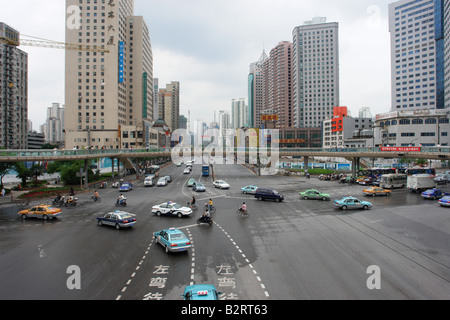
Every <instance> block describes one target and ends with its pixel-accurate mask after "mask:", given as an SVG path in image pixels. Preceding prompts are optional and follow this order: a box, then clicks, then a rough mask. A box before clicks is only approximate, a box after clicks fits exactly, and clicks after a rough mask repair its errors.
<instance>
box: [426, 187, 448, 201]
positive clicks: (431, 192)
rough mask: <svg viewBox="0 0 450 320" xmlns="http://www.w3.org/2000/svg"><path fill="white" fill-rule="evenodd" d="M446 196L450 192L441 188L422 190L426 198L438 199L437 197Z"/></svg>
mask: <svg viewBox="0 0 450 320" xmlns="http://www.w3.org/2000/svg"><path fill="white" fill-rule="evenodd" d="M445 196H450V194H449V193H446V192H443V191H441V190H439V189H436V188H434V189H428V190H426V191H424V192H422V198H425V199H433V200H436V199H440V198H442V197H445Z"/></svg>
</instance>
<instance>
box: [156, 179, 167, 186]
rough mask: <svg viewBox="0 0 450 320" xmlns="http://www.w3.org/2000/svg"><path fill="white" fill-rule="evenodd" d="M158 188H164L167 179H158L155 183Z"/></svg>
mask: <svg viewBox="0 0 450 320" xmlns="http://www.w3.org/2000/svg"><path fill="white" fill-rule="evenodd" d="M156 185H157V186H158V187H165V186H167V179H166V178H165V177H162V178H159V180H158V182H157V183H156Z"/></svg>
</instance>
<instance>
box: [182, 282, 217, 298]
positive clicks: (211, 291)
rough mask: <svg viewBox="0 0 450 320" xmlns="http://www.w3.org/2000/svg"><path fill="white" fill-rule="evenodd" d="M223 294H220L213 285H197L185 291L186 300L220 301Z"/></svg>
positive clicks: (188, 287)
mask: <svg viewBox="0 0 450 320" xmlns="http://www.w3.org/2000/svg"><path fill="white" fill-rule="evenodd" d="M221 294H222V293H221V292H218V291H217V289H216V287H215V286H213V285H212V284H196V285H193V286H187V287H186V288H185V289H184V294H183V295H182V297H184V300H219V296H220V295H221Z"/></svg>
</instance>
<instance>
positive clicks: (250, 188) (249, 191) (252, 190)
mask: <svg viewBox="0 0 450 320" xmlns="http://www.w3.org/2000/svg"><path fill="white" fill-rule="evenodd" d="M256 190H258V187H257V186H246V187H243V188H241V191H242V193H243V194H255V192H256Z"/></svg>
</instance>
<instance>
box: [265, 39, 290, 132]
mask: <svg viewBox="0 0 450 320" xmlns="http://www.w3.org/2000/svg"><path fill="white" fill-rule="evenodd" d="M263 72H264V75H263V81H262V82H263V107H262V110H261V114H264V115H277V116H278V121H277V123H276V126H275V127H276V128H290V127H293V124H294V121H293V120H294V118H293V113H292V111H293V110H292V108H293V104H292V43H291V42H289V41H283V42H280V43H279V44H278V45H277V46H276V47H275V48H273V49H272V50H271V51H270V56H269V58H268V59H266V60H265V61H264V62H263Z"/></svg>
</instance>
